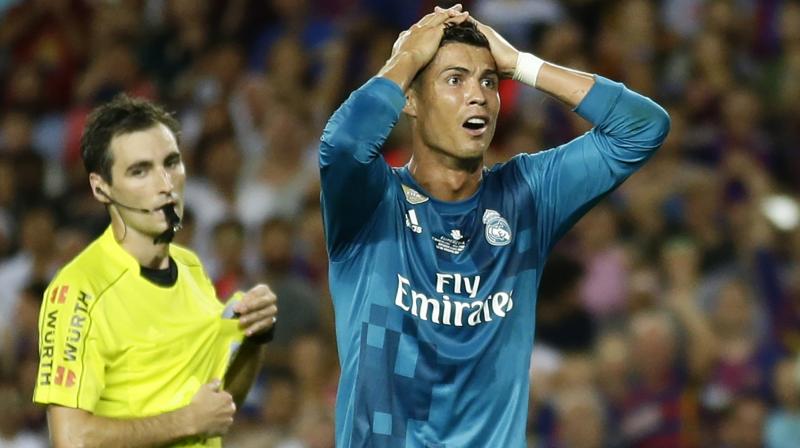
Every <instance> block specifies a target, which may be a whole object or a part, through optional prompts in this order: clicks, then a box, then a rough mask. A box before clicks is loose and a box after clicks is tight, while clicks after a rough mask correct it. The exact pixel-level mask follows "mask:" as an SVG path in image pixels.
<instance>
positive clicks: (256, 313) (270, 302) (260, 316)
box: [233, 284, 278, 336]
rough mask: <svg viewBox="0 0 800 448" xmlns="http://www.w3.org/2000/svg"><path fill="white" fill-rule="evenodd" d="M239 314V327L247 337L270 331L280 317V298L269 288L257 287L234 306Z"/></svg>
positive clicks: (264, 286)
mask: <svg viewBox="0 0 800 448" xmlns="http://www.w3.org/2000/svg"><path fill="white" fill-rule="evenodd" d="M233 310H234V311H235V312H236V313H238V314H239V327H240V328H241V329H243V330H244V331H245V334H247V336H254V335H256V334H260V333H264V332H266V331H269V329H270V328H272V326H273V325H274V324H275V321H276V320H277V316H278V298H277V297H276V296H275V293H274V292H272V289H270V287H269V286H267V285H265V284H260V285H256V286H254V287H253V288H251V289H250V290H249V291H247V292H246V293H245V294H244V296H242V300H241V301H239V303H237V304H235V305H234V306H233Z"/></svg>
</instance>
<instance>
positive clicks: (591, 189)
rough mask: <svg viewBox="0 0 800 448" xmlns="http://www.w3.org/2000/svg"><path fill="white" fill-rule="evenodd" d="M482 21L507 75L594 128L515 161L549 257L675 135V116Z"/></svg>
mask: <svg viewBox="0 0 800 448" xmlns="http://www.w3.org/2000/svg"><path fill="white" fill-rule="evenodd" d="M472 20H474V19H472ZM475 23H476V24H477V26H478V29H479V30H480V31H481V32H482V33H483V34H484V35H485V36H486V38H487V39H488V41H489V47H490V51H491V52H492V56H493V57H494V59H495V63H496V64H497V70H498V72H499V73H500V74H501V76H502V77H506V78H513V79H515V80H519V81H521V82H523V83H525V84H527V85H530V86H532V87H536V88H537V89H539V90H541V91H543V92H545V93H547V94H549V95H550V96H553V97H555V98H556V99H558V100H560V101H562V102H564V103H565V104H567V105H568V106H570V107H571V108H573V110H574V111H575V112H577V113H578V114H579V115H580V116H581V117H583V118H584V119H586V120H587V121H589V122H590V123H592V125H594V127H593V128H592V130H591V131H589V132H587V133H586V134H584V135H582V136H580V137H578V138H576V139H574V140H572V141H570V142H568V143H566V144H563V145H561V146H559V147H557V148H554V149H552V150H548V151H541V152H538V153H536V154H524V155H522V156H521V157H519V158H518V159H517V160H516V163H517V164H518V166H519V167H520V169H521V170H522V172H523V173H524V177H525V178H526V181H527V182H528V184H529V186H530V189H531V191H532V193H533V195H534V201H535V203H536V204H537V208H536V210H537V213H538V215H539V223H540V225H539V230H538V231H539V232H540V238H542V240H543V241H544V244H543V245H542V248H543V250H544V252H545V253H543V254H542V255H545V256H546V252H548V251H549V249H550V248H551V247H552V245H553V244H555V242H556V241H557V240H558V239H559V238H560V237H561V236H562V235H563V234H564V233H566V231H567V230H568V229H569V228H571V227H572V225H573V224H574V223H575V222H576V221H577V220H578V219H579V218H580V217H581V216H583V214H584V213H585V212H586V211H587V210H589V209H590V208H591V207H592V206H593V205H594V204H595V203H596V202H597V201H599V200H600V199H602V198H603V196H604V195H605V194H607V193H608V192H610V191H611V190H613V189H614V188H616V187H617V186H618V185H620V184H621V183H622V182H623V181H625V179H627V178H628V176H630V175H631V174H633V173H634V172H635V171H636V170H637V169H638V168H639V167H641V166H642V165H643V164H644V163H645V162H646V161H647V160H648V159H649V158H650V157H651V156H652V155H653V154H654V153H655V151H656V150H657V149H658V148H659V147H660V146H661V143H663V141H664V139H665V138H666V135H667V133H668V132H669V115H667V113H666V112H665V111H664V110H663V109H662V108H661V107H660V106H658V105H657V104H656V103H654V102H653V101H652V100H650V99H648V98H645V97H643V96H642V95H639V94H637V93H635V92H633V91H631V90H629V89H627V88H625V86H623V85H622V84H619V83H616V82H613V81H610V80H607V79H605V78H603V77H601V76H594V75H590V74H588V73H584V72H580V71H576V70H571V69H567V68H563V67H559V66H557V65H553V64H550V63H547V62H545V61H542V60H541V59H539V58H537V57H536V56H533V55H531V54H529V53H523V52H520V51H518V50H517V49H515V48H514V47H513V46H512V45H511V44H509V43H508V42H507V41H506V40H505V39H503V37H502V36H500V35H499V34H498V33H497V32H496V31H494V30H493V29H492V28H491V27H489V26H486V25H484V24H482V23H480V22H478V21H477V20H475Z"/></svg>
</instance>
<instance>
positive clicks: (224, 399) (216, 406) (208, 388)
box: [185, 380, 236, 437]
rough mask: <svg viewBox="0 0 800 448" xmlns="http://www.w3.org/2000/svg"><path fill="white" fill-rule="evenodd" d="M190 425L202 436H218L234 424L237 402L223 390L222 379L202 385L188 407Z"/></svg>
mask: <svg viewBox="0 0 800 448" xmlns="http://www.w3.org/2000/svg"><path fill="white" fill-rule="evenodd" d="M185 409H186V411H188V412H187V415H188V418H189V421H188V427H189V428H191V432H192V433H193V434H194V435H196V436H200V437H218V436H221V435H224V434H225V433H227V432H228V429H229V428H230V427H231V425H232V424H233V414H235V413H236V403H234V402H233V397H232V396H231V394H229V393H228V392H225V391H224V390H222V383H221V382H220V380H214V381H212V382H210V383H208V384H203V385H202V386H200V390H198V391H197V393H196V394H194V397H193V398H192V402H191V404H189V406H187V407H186V408H185Z"/></svg>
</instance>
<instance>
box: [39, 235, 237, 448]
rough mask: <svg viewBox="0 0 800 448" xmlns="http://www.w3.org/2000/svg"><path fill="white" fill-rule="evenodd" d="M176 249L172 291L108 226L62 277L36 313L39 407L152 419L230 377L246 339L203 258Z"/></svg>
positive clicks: (207, 443)
mask: <svg viewBox="0 0 800 448" xmlns="http://www.w3.org/2000/svg"><path fill="white" fill-rule="evenodd" d="M169 250H170V256H171V257H172V258H173V260H175V263H176V264H177V268H178V280H177V282H176V283H175V284H174V285H172V286H169V287H162V286H158V285H156V284H154V283H151V282H150V281H148V280H147V279H145V278H144V277H142V276H141V275H140V272H139V263H138V262H137V261H136V260H135V259H134V258H133V257H132V256H131V255H130V254H128V253H127V252H125V250H123V249H122V247H120V245H119V244H118V243H117V242H116V240H115V239H114V235H113V232H112V231H111V228H110V227H109V228H108V229H107V230H106V231H105V233H104V234H103V235H102V236H101V237H100V238H98V239H97V240H95V241H94V242H92V243H91V244H90V245H89V246H88V247H87V248H86V249H85V250H84V251H83V252H81V253H80V254H79V255H78V256H77V257H75V259H74V260H72V261H71V262H70V263H68V264H67V265H66V266H65V267H64V268H63V269H62V270H61V271H60V272H59V273H58V275H57V276H56V278H55V279H54V280H53V282H52V283H51V284H50V286H49V288H48V289H47V292H46V293H45V297H44V301H43V302H42V308H41V312H40V314H39V334H40V337H39V356H40V361H39V372H38V378H37V381H36V390H35V392H34V396H33V400H34V401H35V402H37V403H41V404H57V405H61V406H66V407H71V408H78V409H83V410H86V411H88V412H91V413H92V414H94V415H98V416H104V417H113V418H137V417H147V416H152V415H157V414H162V413H165V412H169V411H172V410H175V409H178V408H181V407H184V406H186V405H188V404H189V403H190V402H191V400H192V397H193V396H194V394H195V393H196V392H197V391H198V389H199V388H200V386H201V385H203V384H205V383H208V382H210V381H211V380H212V379H214V378H219V379H222V378H223V377H224V374H225V370H226V368H227V366H228V363H229V361H230V358H231V355H232V353H233V351H234V350H235V348H236V347H238V344H239V343H241V341H242V339H243V336H244V334H243V332H242V331H241V330H239V328H238V321H237V320H234V319H224V318H222V314H223V310H224V305H222V304H221V303H220V302H219V301H218V300H217V297H216V294H215V292H214V287H213V285H212V284H211V282H210V281H209V279H208V277H207V276H206V274H205V272H204V270H203V267H202V265H201V264H200V260H199V259H198V258H197V256H196V255H195V254H194V253H192V252H191V251H189V250H187V249H184V248H182V247H179V246H177V245H174V244H173V245H170V249H169ZM182 446H221V442H220V439H219V438H216V439H209V440H206V441H197V442H194V443H187V444H184V445H182Z"/></svg>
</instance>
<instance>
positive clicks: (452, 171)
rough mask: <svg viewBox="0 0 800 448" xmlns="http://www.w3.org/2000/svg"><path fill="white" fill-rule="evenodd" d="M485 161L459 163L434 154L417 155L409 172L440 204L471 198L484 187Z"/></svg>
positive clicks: (416, 153) (410, 165)
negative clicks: (481, 186) (481, 185)
mask: <svg viewBox="0 0 800 448" xmlns="http://www.w3.org/2000/svg"><path fill="white" fill-rule="evenodd" d="M482 168H483V159H479V160H474V161H468V163H464V161H459V160H456V159H454V158H453V157H451V156H447V155H444V154H439V153H435V152H433V151H420V152H415V153H414V155H413V156H412V157H411V161H410V162H409V163H408V171H409V173H411V176H412V177H413V178H414V180H416V181H417V183H418V184H420V185H421V186H422V188H424V189H425V191H427V192H428V194H430V195H431V196H433V197H434V198H435V199H438V200H440V201H460V200H464V199H467V198H469V197H470V196H472V195H473V194H474V193H475V192H476V191H477V190H478V187H479V186H480V184H481V179H482V176H483V170H482Z"/></svg>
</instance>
